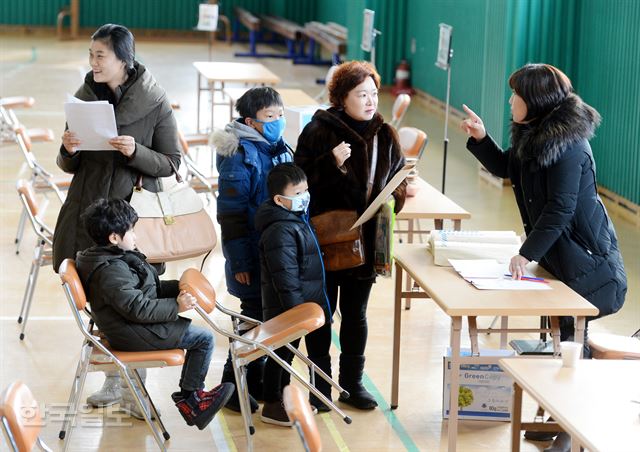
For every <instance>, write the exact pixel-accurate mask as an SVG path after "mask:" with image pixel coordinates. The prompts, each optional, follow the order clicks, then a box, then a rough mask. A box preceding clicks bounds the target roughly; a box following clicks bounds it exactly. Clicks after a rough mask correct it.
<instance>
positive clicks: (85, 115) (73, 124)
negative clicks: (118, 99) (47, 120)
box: [64, 97, 118, 151]
mask: <svg viewBox="0 0 640 452" xmlns="http://www.w3.org/2000/svg"><path fill="white" fill-rule="evenodd" d="M67 100H68V101H67V102H65V104H64V114H65V116H66V117H67V126H68V127H69V130H70V131H72V132H73V133H75V134H76V135H77V136H78V139H79V140H80V142H81V144H80V145H79V146H78V150H79V151H105V150H115V148H114V147H113V146H111V145H110V144H109V140H110V139H112V138H114V137H117V136H118V129H117V127H116V117H115V113H114V111H113V105H111V104H110V103H109V102H107V101H96V102H84V101H82V100H80V99H77V98H75V97H74V98H72V99H69V97H67Z"/></svg>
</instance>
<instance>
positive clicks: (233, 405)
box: [220, 357, 259, 413]
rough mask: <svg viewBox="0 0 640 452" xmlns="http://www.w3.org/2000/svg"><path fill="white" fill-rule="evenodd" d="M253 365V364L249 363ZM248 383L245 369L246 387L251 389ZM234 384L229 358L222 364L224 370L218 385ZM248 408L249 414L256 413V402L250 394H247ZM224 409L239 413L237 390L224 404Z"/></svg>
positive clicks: (234, 379)
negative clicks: (249, 408)
mask: <svg viewBox="0 0 640 452" xmlns="http://www.w3.org/2000/svg"><path fill="white" fill-rule="evenodd" d="M251 364H253V363H251ZM248 381H249V371H248V369H247V386H248V387H249V388H251V386H250V385H249V383H248ZM235 382H236V378H235V375H234V374H233V366H232V365H231V358H230V357H229V358H228V359H227V362H226V363H225V364H224V369H223V370H222V380H221V381H220V383H234V384H235ZM249 406H250V407H251V412H252V413H255V412H256V411H258V408H259V407H258V402H257V401H256V399H254V398H253V397H252V396H251V392H249ZM225 408H229V409H230V410H231V411H235V412H237V413H239V412H240V400H238V389H237V388H236V389H234V391H233V394H232V395H231V397H230V398H229V400H228V401H227V403H226V404H225Z"/></svg>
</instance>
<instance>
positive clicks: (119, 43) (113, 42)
mask: <svg viewBox="0 0 640 452" xmlns="http://www.w3.org/2000/svg"><path fill="white" fill-rule="evenodd" d="M91 39H92V40H93V41H102V42H104V43H105V44H107V45H108V46H109V47H110V48H111V50H113V52H114V53H115V54H116V57H118V59H119V60H120V61H124V63H125V64H126V66H127V69H131V68H132V67H133V61H134V60H135V57H136V43H135V40H134V39H133V34H132V33H131V32H130V31H129V30H128V29H127V27H124V26H122V25H117V24H104V25H103V26H102V27H100V28H98V29H97V30H96V31H95V33H93V35H91Z"/></svg>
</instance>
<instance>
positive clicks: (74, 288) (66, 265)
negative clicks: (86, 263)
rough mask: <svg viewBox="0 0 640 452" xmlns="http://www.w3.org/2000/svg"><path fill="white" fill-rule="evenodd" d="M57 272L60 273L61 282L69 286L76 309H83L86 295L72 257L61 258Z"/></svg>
mask: <svg viewBox="0 0 640 452" xmlns="http://www.w3.org/2000/svg"><path fill="white" fill-rule="evenodd" d="M58 274H59V275H60V279H61V280H62V283H63V284H66V285H67V286H68V287H69V291H70V292H71V296H72V297H73V301H74V303H75V305H76V308H77V309H78V311H82V310H84V308H85V307H86V306H87V295H86V294H85V291H84V287H82V282H81V281H80V276H79V275H78V271H77V270H76V263H75V261H74V260H73V259H65V260H63V261H62V264H60V268H59V269H58Z"/></svg>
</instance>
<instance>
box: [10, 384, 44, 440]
mask: <svg viewBox="0 0 640 452" xmlns="http://www.w3.org/2000/svg"><path fill="white" fill-rule="evenodd" d="M0 420H1V421H2V430H3V432H4V435H5V438H6V440H7V444H8V446H9V447H10V448H11V449H10V450H12V451H14V452H29V451H30V450H32V449H33V446H35V445H36V444H37V445H38V447H39V448H40V449H42V450H44V451H46V452H51V449H50V448H49V447H48V446H47V445H46V444H45V443H44V441H42V439H41V438H40V430H41V428H42V418H41V417H40V408H39V407H38V402H37V401H36V400H35V398H34V397H33V394H32V393H31V391H30V390H29V388H28V387H27V385H25V384H24V383H22V382H21V381H16V382H13V383H11V384H10V385H9V387H8V388H7V389H5V390H4V392H3V393H2V395H1V396H0Z"/></svg>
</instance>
